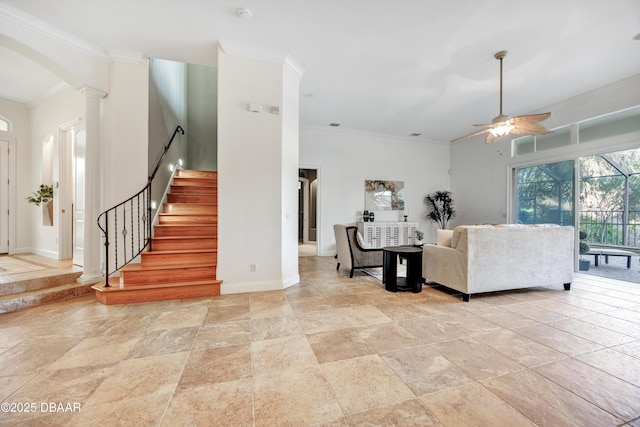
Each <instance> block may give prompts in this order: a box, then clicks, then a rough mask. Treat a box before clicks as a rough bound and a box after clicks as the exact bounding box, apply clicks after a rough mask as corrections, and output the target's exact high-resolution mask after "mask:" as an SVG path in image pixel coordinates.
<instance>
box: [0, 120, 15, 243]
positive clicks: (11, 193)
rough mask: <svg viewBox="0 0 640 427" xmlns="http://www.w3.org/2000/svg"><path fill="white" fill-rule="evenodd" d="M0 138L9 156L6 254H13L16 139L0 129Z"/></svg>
mask: <svg viewBox="0 0 640 427" xmlns="http://www.w3.org/2000/svg"><path fill="white" fill-rule="evenodd" d="M0 139H1V140H3V141H7V142H8V143H9V156H8V159H7V160H8V163H9V164H8V168H9V171H8V175H9V186H8V187H9V189H8V200H7V209H8V210H9V212H8V215H9V220H8V226H9V229H8V230H7V236H8V238H9V245H8V248H7V250H8V252H7V253H8V254H14V253H15V252H16V226H17V225H16V216H17V215H16V206H17V205H16V183H17V182H18V181H17V168H16V161H17V157H16V153H17V150H16V146H17V141H16V138H15V137H14V136H12V135H11V133H10V132H3V131H0Z"/></svg>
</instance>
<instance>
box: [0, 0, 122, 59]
mask: <svg viewBox="0 0 640 427" xmlns="http://www.w3.org/2000/svg"><path fill="white" fill-rule="evenodd" d="M0 18H5V19H7V20H9V21H10V22H13V23H15V24H17V25H20V26H21V27H23V28H25V29H27V30H29V31H34V32H37V33H39V34H41V35H43V36H45V37H48V38H50V39H52V40H55V41H57V42H60V43H62V44H65V45H67V46H69V47H72V48H74V49H77V50H79V51H81V52H83V53H85V54H87V55H89V56H91V57H93V58H95V59H98V60H100V61H104V62H109V61H110V58H109V55H108V53H107V51H105V50H104V49H101V48H99V47H97V46H95V45H93V44H91V43H89V42H87V41H85V40H83V39H81V38H79V37H76V36H74V35H72V34H70V33H67V32H66V31H63V30H61V29H59V28H57V27H55V26H53V25H51V24H49V23H47V22H45V21H42V20H40V19H38V18H36V17H34V16H32V15H29V14H28V13H26V12H23V11H22V10H20V9H17V8H15V7H13V6H9V5H8V4H6V3H4V2H0Z"/></svg>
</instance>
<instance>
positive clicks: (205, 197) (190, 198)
mask: <svg viewBox="0 0 640 427" xmlns="http://www.w3.org/2000/svg"><path fill="white" fill-rule="evenodd" d="M167 203H210V204H217V203H218V195H217V194H171V193H170V194H167Z"/></svg>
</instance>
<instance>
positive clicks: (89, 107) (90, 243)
mask: <svg viewBox="0 0 640 427" xmlns="http://www.w3.org/2000/svg"><path fill="white" fill-rule="evenodd" d="M81 92H82V93H83V94H84V95H85V102H86V103H85V116H86V130H87V140H86V149H85V150H86V151H85V187H84V200H85V216H84V218H85V222H84V228H85V229H84V252H83V258H84V259H83V262H84V266H83V268H84V271H83V273H82V276H80V277H79V278H78V279H77V281H78V282H79V283H94V282H99V281H100V280H102V272H101V271H100V252H101V246H100V243H101V242H100V241H101V236H100V229H99V228H98V225H97V223H96V220H97V219H98V215H100V208H101V206H100V201H101V199H102V196H101V194H102V185H101V182H100V170H101V168H100V100H101V99H102V98H104V96H105V95H106V93H104V92H101V91H99V90H96V89H93V88H90V87H85V88H84V89H82V91H81Z"/></svg>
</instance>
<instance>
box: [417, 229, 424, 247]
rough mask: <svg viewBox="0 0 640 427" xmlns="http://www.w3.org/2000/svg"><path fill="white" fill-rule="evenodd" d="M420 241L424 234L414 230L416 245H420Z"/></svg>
mask: <svg viewBox="0 0 640 427" xmlns="http://www.w3.org/2000/svg"><path fill="white" fill-rule="evenodd" d="M422 239H424V232H423V231H422V230H416V245H421V244H422Z"/></svg>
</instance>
